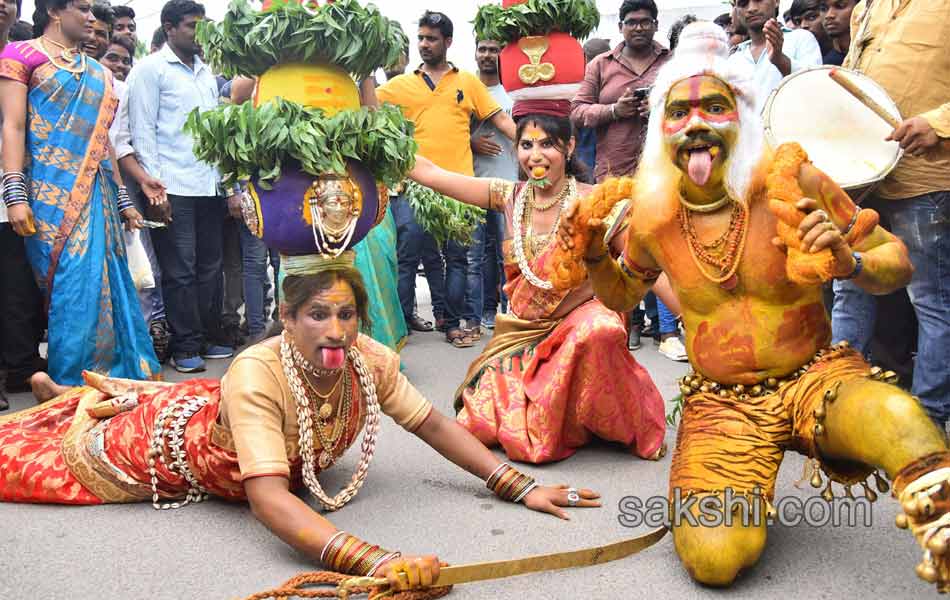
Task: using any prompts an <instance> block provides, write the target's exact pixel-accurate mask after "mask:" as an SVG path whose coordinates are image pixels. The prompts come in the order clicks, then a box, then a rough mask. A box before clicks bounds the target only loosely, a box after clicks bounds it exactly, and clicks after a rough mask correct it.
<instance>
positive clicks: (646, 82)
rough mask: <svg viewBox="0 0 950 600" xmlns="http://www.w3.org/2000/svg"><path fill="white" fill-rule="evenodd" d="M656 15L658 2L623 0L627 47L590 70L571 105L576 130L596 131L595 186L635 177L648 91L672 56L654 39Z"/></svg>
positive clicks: (622, 46)
mask: <svg viewBox="0 0 950 600" xmlns="http://www.w3.org/2000/svg"><path fill="white" fill-rule="evenodd" d="M657 13H658V10H657V7H656V3H655V2H654V0H624V2H623V4H621V6H620V32H621V33H622V34H623V42H622V43H621V44H619V45H618V46H617V47H616V48H614V50H613V51H612V52H609V53H607V54H601V55H600V56H598V57H596V58H595V59H594V60H592V61H591V62H590V63H589V64H588V65H587V72H586V74H585V76H584V81H583V83H581V88H580V90H579V91H578V92H577V95H576V96H575V97H574V101H573V102H572V103H571V121H573V123H574V126H575V127H591V128H594V129H595V130H596V131H597V165H596V170H595V171H594V177H595V179H596V180H597V182H601V181H603V180H604V179H605V178H607V177H609V176H619V175H632V174H633V172H634V171H635V170H636V168H637V163H638V162H639V160H640V152H641V151H642V148H643V135H644V134H645V133H646V125H647V118H648V116H649V105H648V102H647V97H648V96H649V89H650V86H651V85H653V81H654V80H655V79H656V74H657V71H659V69H660V67H662V66H663V64H664V63H666V61H667V60H669V57H670V53H669V50H667V49H666V48H664V47H663V46H661V45H660V44H658V43H657V42H655V41H654V40H653V37H654V36H655V35H656V32H657V26H658V23H657Z"/></svg>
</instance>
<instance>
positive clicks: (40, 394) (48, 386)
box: [30, 371, 69, 404]
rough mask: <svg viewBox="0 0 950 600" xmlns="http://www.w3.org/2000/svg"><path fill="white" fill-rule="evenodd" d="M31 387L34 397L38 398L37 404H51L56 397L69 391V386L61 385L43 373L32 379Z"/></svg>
mask: <svg viewBox="0 0 950 600" xmlns="http://www.w3.org/2000/svg"><path fill="white" fill-rule="evenodd" d="M30 387H31V388H32V389H33V397H34V398H36V402H37V404H42V403H44V402H49V401H50V400H52V399H53V398H55V397H56V396H59V395H61V394H65V393H66V392H68V391H69V386H66V385H59V384H58V383H56V382H55V381H53V379H52V378H51V377H50V376H49V375H47V374H46V373H44V372H42V371H40V372H38V373H34V374H33V376H32V377H30Z"/></svg>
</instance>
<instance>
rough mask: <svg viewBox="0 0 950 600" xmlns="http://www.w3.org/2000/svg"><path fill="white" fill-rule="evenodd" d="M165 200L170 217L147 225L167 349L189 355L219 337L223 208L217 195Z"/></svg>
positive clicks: (224, 213) (199, 350) (225, 209)
mask: <svg viewBox="0 0 950 600" xmlns="http://www.w3.org/2000/svg"><path fill="white" fill-rule="evenodd" d="M168 201H169V202H170V203H171V205H172V222H171V224H170V225H169V226H168V227H167V228H163V229H154V230H152V241H153V242H154V243H155V251H156V252H157V254H158V262H159V263H161V266H162V293H163V295H164V298H165V313H166V315H167V317H168V326H169V328H170V329H171V332H172V340H171V350H172V354H174V355H175V356H177V357H184V356H193V355H196V354H199V353H200V352H201V350H202V348H203V347H204V346H205V345H210V344H214V343H217V342H218V338H219V337H220V331H219V329H220V328H219V326H218V325H219V322H220V319H221V294H220V292H219V286H220V283H221V263H222V258H221V257H222V251H223V250H222V235H221V234H222V230H223V223H224V217H225V215H226V214H227V208H226V205H225V202H224V199H223V198H221V197H195V196H174V195H172V194H169V195H168Z"/></svg>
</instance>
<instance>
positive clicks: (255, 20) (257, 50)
mask: <svg viewBox="0 0 950 600" xmlns="http://www.w3.org/2000/svg"><path fill="white" fill-rule="evenodd" d="M310 10H311V11H314V13H315V14H310V13H309V12H308V10H307V9H305V8H304V7H303V6H301V5H300V4H298V3H296V2H287V3H280V2H275V3H274V6H273V7H272V8H270V9H268V10H266V11H263V12H261V11H258V10H257V9H255V8H252V7H251V6H250V5H249V4H248V2H247V0H234V1H233V2H231V5H230V7H229V8H228V12H227V13H226V14H225V16H224V19H223V20H222V21H220V22H211V21H202V22H201V23H200V24H199V27H198V34H197V39H198V42H199V43H200V44H201V47H202V48H203V49H204V51H205V57H206V58H207V60H208V62H209V63H210V64H211V65H212V67H214V69H215V70H216V71H217V72H219V73H221V74H223V75H224V76H225V77H228V78H231V77H235V76H237V75H243V76H246V77H256V76H259V75H262V74H263V73H264V72H265V71H267V69H269V68H271V67H273V66H275V65H277V64H287V63H293V62H302V63H318V62H325V63H330V64H334V65H338V66H340V67H341V68H343V69H345V70H347V71H349V72H350V73H351V74H352V75H353V76H354V77H356V78H357V79H361V78H363V77H366V76H368V75H370V74H371V73H373V71H375V70H376V69H377V68H380V67H385V66H387V65H391V64H393V63H394V62H396V60H397V59H398V58H399V56H400V53H401V52H402V49H403V47H404V45H406V44H407V42H408V40H407V39H406V35H405V33H403V31H402V29H400V27H399V25H398V23H396V21H393V20H391V19H388V18H386V17H384V16H383V15H382V14H381V13H380V12H379V10H378V9H377V8H376V7H375V6H373V5H368V6H366V7H363V6H361V5H360V4H359V2H358V1H357V0H336V1H335V2H334V3H333V4H324V5H323V6H320V7H318V8H316V9H310Z"/></svg>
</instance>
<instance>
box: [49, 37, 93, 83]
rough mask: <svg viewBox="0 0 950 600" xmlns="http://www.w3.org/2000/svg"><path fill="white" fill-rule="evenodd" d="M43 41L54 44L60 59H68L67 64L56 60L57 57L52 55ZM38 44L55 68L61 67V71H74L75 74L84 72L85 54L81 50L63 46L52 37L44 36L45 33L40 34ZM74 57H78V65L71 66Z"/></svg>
mask: <svg viewBox="0 0 950 600" xmlns="http://www.w3.org/2000/svg"><path fill="white" fill-rule="evenodd" d="M45 42H49V43H50V44H53V45H54V46H56V47H58V48H59V49H60V53H59V58H61V59H62V60H65V61H68V64H62V63H58V62H56V60H57V58H56V57H55V56H54V55H53V53H51V52H50V51H49V49H48V48H47V47H46V44H45ZM40 46H41V47H42V48H41V49H42V50H43V54H45V55H46V56H47V57H48V58H49V60H50V62H51V63H53V66H55V67H56V68H57V69H62V70H63V71H66V72H67V73H75V74H77V75H78V74H80V73H85V72H86V55H85V54H84V53H82V52H79V51H78V50H77V49H76V48H69V47H67V46H65V45H64V44H60V43H59V42H57V41H56V40H54V39H51V38H48V37H46V36H45V35H44V36H40ZM74 55H75V56H74ZM76 57H78V58H79V66H78V67H74V66H73V63H74V62H75V60H76Z"/></svg>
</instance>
